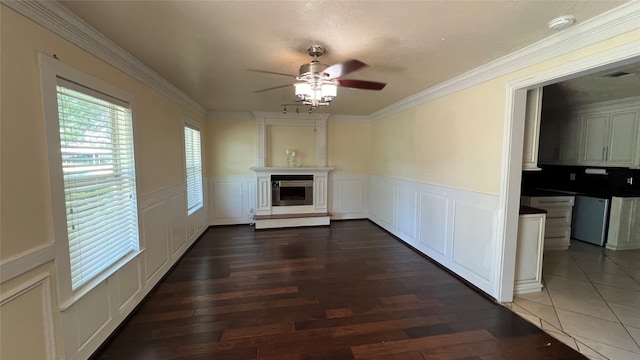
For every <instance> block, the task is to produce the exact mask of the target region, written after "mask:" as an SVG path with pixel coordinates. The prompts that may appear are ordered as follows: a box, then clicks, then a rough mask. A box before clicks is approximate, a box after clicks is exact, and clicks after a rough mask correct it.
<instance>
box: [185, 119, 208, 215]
mask: <svg viewBox="0 0 640 360" xmlns="http://www.w3.org/2000/svg"><path fill="white" fill-rule="evenodd" d="M184 153H185V164H186V174H187V214H188V215H191V214H193V213H194V212H196V211H197V210H198V209H200V208H201V207H202V206H203V203H204V201H203V198H204V195H203V193H202V157H201V152H200V130H198V129H196V128H194V127H192V126H190V125H185V127H184Z"/></svg>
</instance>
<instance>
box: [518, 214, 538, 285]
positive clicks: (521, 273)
mask: <svg viewBox="0 0 640 360" xmlns="http://www.w3.org/2000/svg"><path fill="white" fill-rule="evenodd" d="M545 219H546V214H544V213H542V214H526V215H520V219H519V221H518V244H517V247H516V272H515V283H514V289H513V292H514V293H515V294H524V293H530V292H536V291H540V290H541V289H542V254H543V250H544V234H545V231H544V229H545Z"/></svg>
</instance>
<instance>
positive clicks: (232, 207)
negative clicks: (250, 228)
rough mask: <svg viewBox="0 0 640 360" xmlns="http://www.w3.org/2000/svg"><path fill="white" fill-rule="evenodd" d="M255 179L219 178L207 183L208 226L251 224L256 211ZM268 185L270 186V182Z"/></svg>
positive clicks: (243, 177)
mask: <svg viewBox="0 0 640 360" xmlns="http://www.w3.org/2000/svg"><path fill="white" fill-rule="evenodd" d="M256 179H257V178H256V177H255V176H219V177H214V178H212V179H211V180H210V181H209V206H210V207H209V208H210V211H209V216H210V218H209V224H211V225H232V224H250V223H253V214H254V213H255V211H256V201H257V199H256V181H257V180H256ZM268 185H271V182H269V183H268ZM265 186H266V185H265ZM266 201H267V200H265V202H266Z"/></svg>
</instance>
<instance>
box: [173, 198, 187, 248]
mask: <svg viewBox="0 0 640 360" xmlns="http://www.w3.org/2000/svg"><path fill="white" fill-rule="evenodd" d="M186 212H187V194H186V193H180V194H179V195H177V196H173V197H171V198H169V216H170V219H169V223H170V224H171V256H172V257H175V256H176V254H177V253H178V252H179V251H180V250H182V249H183V248H184V247H185V246H186V244H187V223H186V221H187V219H186V218H185V213H186Z"/></svg>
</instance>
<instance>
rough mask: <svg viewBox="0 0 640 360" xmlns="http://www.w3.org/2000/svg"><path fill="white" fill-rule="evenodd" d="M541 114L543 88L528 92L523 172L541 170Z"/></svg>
mask: <svg viewBox="0 0 640 360" xmlns="http://www.w3.org/2000/svg"><path fill="white" fill-rule="evenodd" d="M541 112H542V88H537V89H532V90H529V91H527V110H526V115H525V120H524V147H523V152H522V170H540V168H539V167H538V142H539V137H540V113H541Z"/></svg>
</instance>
